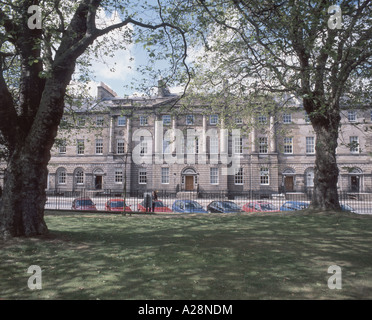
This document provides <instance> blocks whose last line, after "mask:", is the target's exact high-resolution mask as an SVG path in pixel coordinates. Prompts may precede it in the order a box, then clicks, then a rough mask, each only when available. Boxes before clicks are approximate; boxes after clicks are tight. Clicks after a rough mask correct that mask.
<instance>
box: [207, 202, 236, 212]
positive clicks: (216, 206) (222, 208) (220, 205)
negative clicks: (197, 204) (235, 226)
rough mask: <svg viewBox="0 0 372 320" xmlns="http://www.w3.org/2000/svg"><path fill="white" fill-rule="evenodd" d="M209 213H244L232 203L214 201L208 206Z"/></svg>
mask: <svg viewBox="0 0 372 320" xmlns="http://www.w3.org/2000/svg"><path fill="white" fill-rule="evenodd" d="M207 211H208V212H211V213H233V212H242V209H240V207H239V206H238V205H237V204H236V203H234V202H232V201H212V202H211V203H210V204H208V206H207Z"/></svg>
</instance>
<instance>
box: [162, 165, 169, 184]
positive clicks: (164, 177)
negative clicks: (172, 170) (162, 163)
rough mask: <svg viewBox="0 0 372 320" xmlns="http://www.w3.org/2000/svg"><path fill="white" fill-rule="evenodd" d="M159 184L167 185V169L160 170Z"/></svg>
mask: <svg viewBox="0 0 372 320" xmlns="http://www.w3.org/2000/svg"><path fill="white" fill-rule="evenodd" d="M161 183H162V184H168V183H169V168H161Z"/></svg>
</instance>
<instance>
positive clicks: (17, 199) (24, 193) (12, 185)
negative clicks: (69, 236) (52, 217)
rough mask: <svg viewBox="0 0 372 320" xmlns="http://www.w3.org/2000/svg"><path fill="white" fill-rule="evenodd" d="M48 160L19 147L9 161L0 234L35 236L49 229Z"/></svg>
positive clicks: (8, 236)
mask: <svg viewBox="0 0 372 320" xmlns="http://www.w3.org/2000/svg"><path fill="white" fill-rule="evenodd" d="M47 163H48V161H46V162H45V159H44V160H42V159H38V157H37V156H35V154H30V153H28V154H27V153H26V152H25V151H20V150H16V151H15V152H14V153H13V155H12V157H11V158H10V160H9V161H8V163H7V168H6V171H5V176H4V192H3V197H2V207H1V209H0V237H2V238H5V239H7V238H10V237H16V236H35V235H42V234H46V233H47V232H48V228H47V226H46V223H45V221H44V206H45V202H46V193H45V189H46V182H47V174H48V172H47Z"/></svg>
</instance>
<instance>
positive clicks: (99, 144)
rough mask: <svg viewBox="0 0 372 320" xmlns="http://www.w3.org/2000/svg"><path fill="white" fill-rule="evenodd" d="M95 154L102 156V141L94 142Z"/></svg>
mask: <svg viewBox="0 0 372 320" xmlns="http://www.w3.org/2000/svg"><path fill="white" fill-rule="evenodd" d="M96 154H103V140H102V139H97V140H96Z"/></svg>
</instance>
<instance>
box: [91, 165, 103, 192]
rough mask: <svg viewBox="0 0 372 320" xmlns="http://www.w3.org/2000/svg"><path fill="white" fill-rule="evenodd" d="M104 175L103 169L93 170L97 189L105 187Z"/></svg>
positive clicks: (94, 183)
mask: <svg viewBox="0 0 372 320" xmlns="http://www.w3.org/2000/svg"><path fill="white" fill-rule="evenodd" d="M103 175H104V172H103V170H102V169H96V170H94V171H93V185H94V189H95V190H102V188H103Z"/></svg>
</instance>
